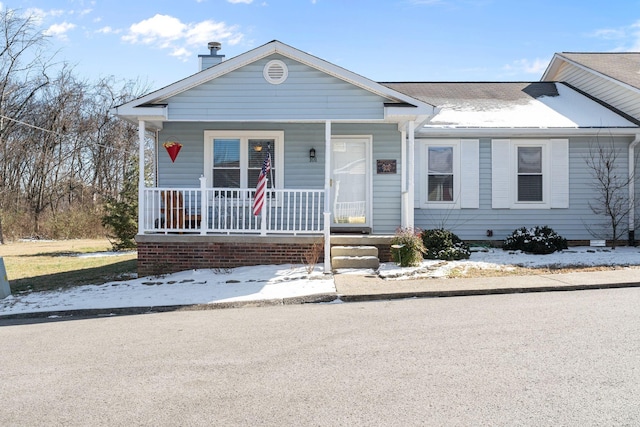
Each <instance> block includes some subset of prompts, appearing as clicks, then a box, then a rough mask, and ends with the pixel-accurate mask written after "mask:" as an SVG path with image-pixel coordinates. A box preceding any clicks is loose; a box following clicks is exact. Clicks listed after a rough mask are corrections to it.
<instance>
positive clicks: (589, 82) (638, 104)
mask: <svg viewBox="0 0 640 427" xmlns="http://www.w3.org/2000/svg"><path fill="white" fill-rule="evenodd" d="M556 80H557V81H561V82H567V83H569V84H570V85H572V86H575V87H576V88H578V89H580V90H582V91H584V92H586V93H588V94H590V95H591V96H594V97H596V98H598V99H601V100H602V101H604V102H606V103H608V104H610V105H612V106H613V107H615V108H617V109H619V110H620V111H623V112H625V113H627V114H629V115H631V116H633V117H634V118H636V119H638V120H640V93H638V92H637V91H632V90H631V89H628V88H625V87H623V86H621V85H619V84H616V83H615V82H613V81H611V80H608V79H606V78H604V77H601V76H598V75H595V74H593V73H590V72H588V71H586V70H583V69H581V68H578V67H576V66H574V65H571V64H567V63H563V64H562V66H561V67H560V69H559V70H558V74H557V75H556Z"/></svg>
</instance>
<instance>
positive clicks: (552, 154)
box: [491, 138, 569, 209]
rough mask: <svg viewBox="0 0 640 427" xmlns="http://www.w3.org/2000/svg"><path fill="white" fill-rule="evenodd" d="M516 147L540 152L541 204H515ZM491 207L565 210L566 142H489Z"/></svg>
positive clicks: (521, 140) (543, 140) (566, 181)
mask: <svg viewBox="0 0 640 427" xmlns="http://www.w3.org/2000/svg"><path fill="white" fill-rule="evenodd" d="M518 147H541V148H542V201H541V202H519V201H518V194H517V192H518ZM491 181H492V182H491V201H492V203H491V207H492V208H493V209H552V208H568V207H569V141H568V140H567V139H545V138H540V139H516V140H510V139H493V140H492V141H491Z"/></svg>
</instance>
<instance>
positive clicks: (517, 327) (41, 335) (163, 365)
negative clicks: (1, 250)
mask: <svg viewBox="0 0 640 427" xmlns="http://www.w3.org/2000/svg"><path fill="white" fill-rule="evenodd" d="M10 323H14V324H10ZM15 323H16V322H15V321H14V322H4V323H3V326H0V425H2V426H14V425H16V426H17V425H19V426H38V425H47V426H56V425H65V426H76V425H82V426H88V425H91V426H97V425H109V426H125V425H126V426H131V425H149V426H151V425H153V426H158V425H171V426H175V425H183V426H199V425H217V426H223V425H251V426H255V425H261V426H282V425H305V426H306V425H315V426H335V425H355V426H358V425H361V426H365V425H366V426H373V425H384V426H393V425H398V426H407V425H447V426H454V425H492V426H496V425H509V426H514V425H531V426H534V425H535V426H540V425H554V426H555V425H566V426H574V425H575V426H589V425H598V426H603V425H616V426H617V425H640V289H638V288H631V289H612V290H589V291H574V292H554V293H536V294H514V295H493V296H473V297H455V298H440V299H413V300H399V301H380V302H368V303H349V304H317V305H304V306H278V307H266V308H241V309H226V310H214V311H196V312H172V313H163V314H147V315H139V316H123V317H109V318H95V319H84V320H70V321H50V322H43V323H31V324H20V325H16V324H15Z"/></svg>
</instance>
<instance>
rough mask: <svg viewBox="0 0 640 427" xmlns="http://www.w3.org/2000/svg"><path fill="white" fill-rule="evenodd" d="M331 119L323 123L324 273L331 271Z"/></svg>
mask: <svg viewBox="0 0 640 427" xmlns="http://www.w3.org/2000/svg"><path fill="white" fill-rule="evenodd" d="M330 191H331V120H327V121H326V122H325V124H324V273H325V274H329V273H331V210H330V203H331V201H330V197H329V192H330Z"/></svg>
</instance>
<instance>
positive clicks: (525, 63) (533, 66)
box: [504, 58, 549, 74]
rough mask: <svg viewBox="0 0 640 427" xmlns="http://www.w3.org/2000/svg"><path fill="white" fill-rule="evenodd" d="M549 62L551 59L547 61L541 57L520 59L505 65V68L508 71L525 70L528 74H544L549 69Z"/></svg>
mask: <svg viewBox="0 0 640 427" xmlns="http://www.w3.org/2000/svg"><path fill="white" fill-rule="evenodd" d="M548 63H549V61H545V60H544V59H540V58H536V59H534V60H530V59H518V60H516V61H513V62H512V63H511V64H507V65H505V66H504V69H505V70H507V71H516V72H524V73H527V74H542V73H543V72H544V70H546V69H547V64H548Z"/></svg>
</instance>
